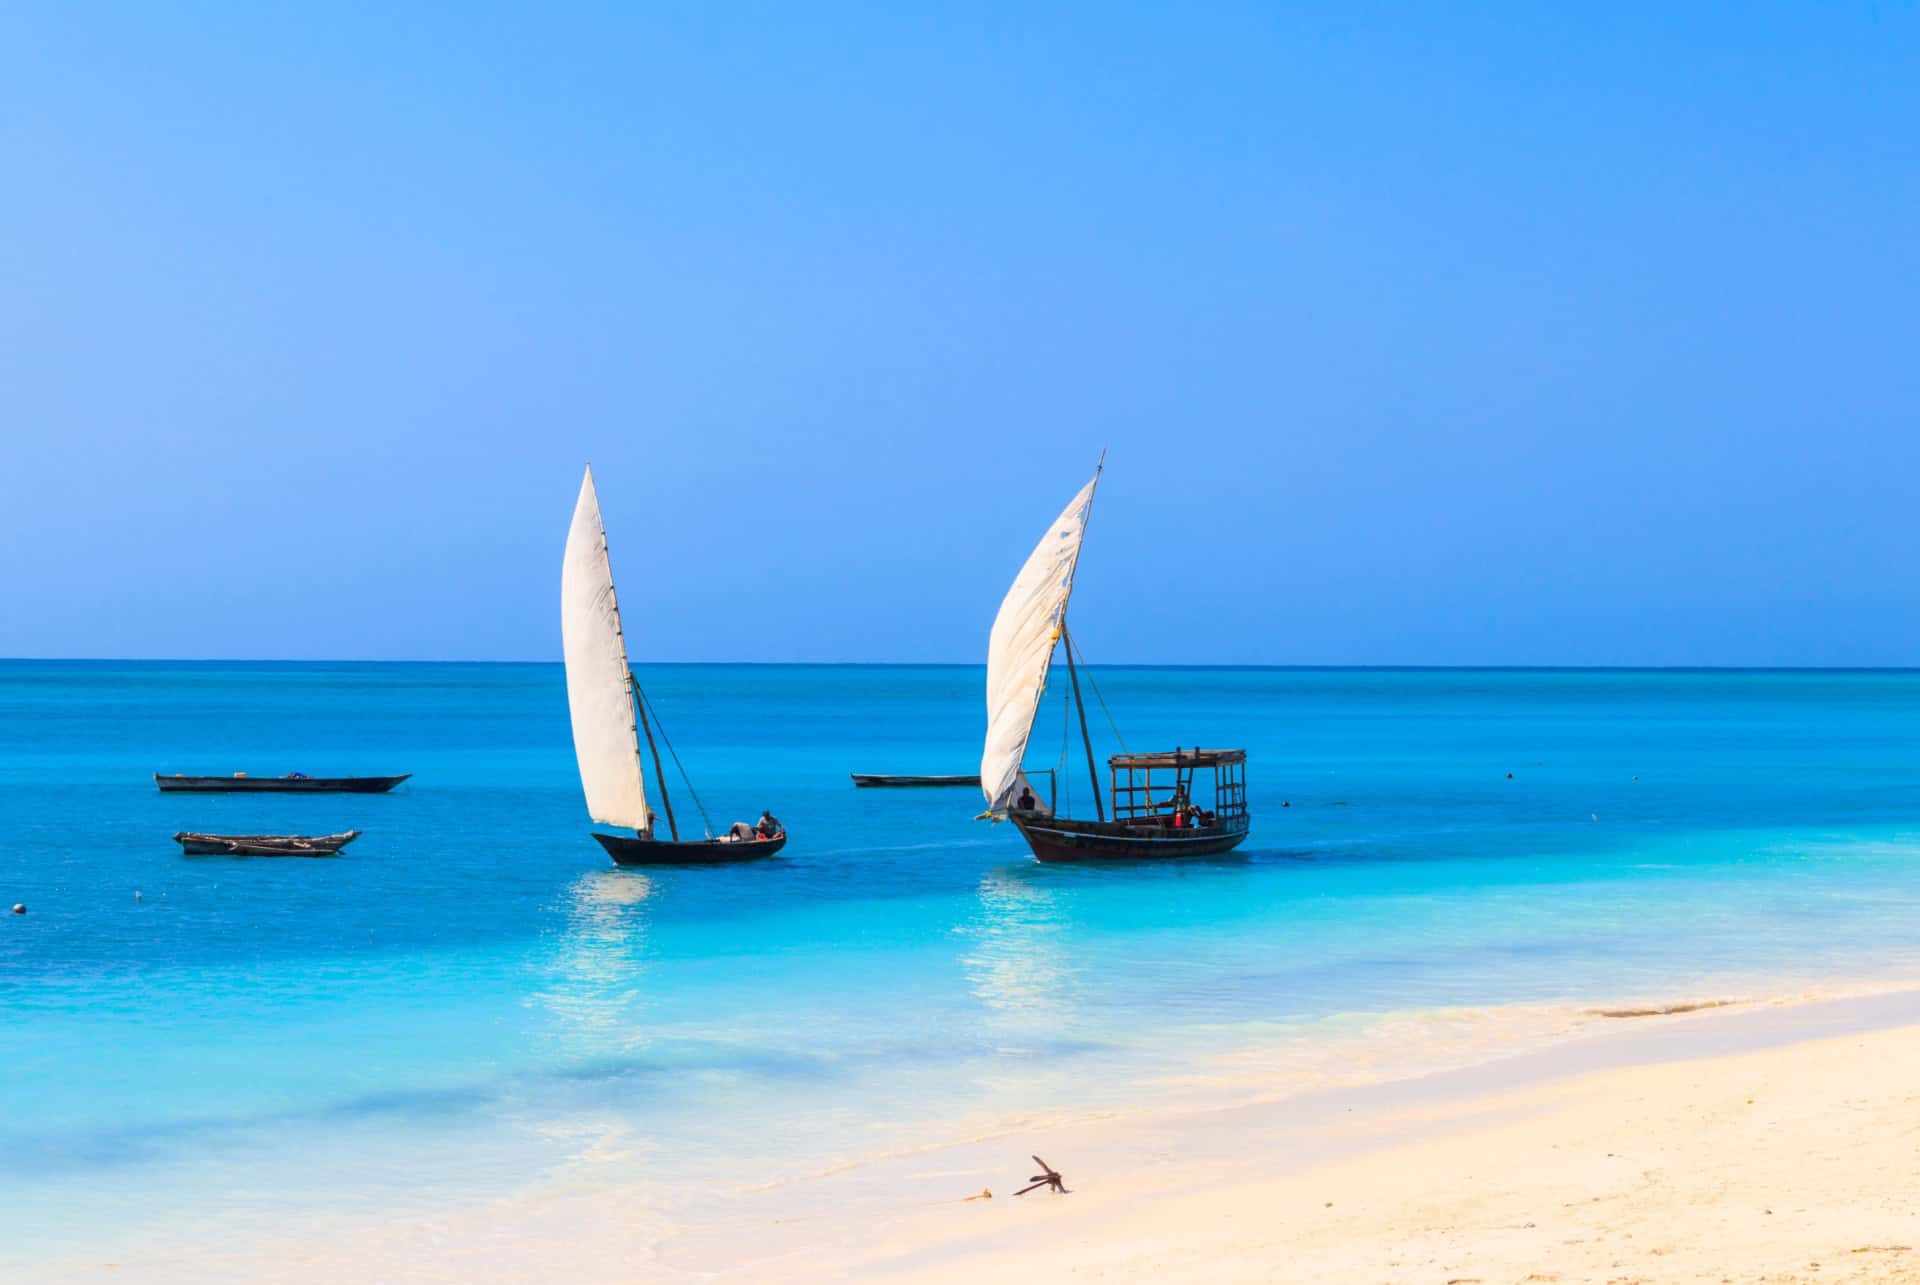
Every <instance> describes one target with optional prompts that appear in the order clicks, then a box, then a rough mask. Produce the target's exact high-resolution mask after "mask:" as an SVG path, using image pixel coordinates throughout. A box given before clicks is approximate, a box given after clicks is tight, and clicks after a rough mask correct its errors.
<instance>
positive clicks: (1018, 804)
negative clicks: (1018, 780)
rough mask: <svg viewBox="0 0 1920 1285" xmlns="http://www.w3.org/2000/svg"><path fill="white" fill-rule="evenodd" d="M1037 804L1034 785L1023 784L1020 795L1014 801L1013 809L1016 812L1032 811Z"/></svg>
mask: <svg viewBox="0 0 1920 1285" xmlns="http://www.w3.org/2000/svg"><path fill="white" fill-rule="evenodd" d="M1036 806H1038V805H1037V804H1036V803H1035V802H1034V800H1033V787H1032V786H1031V785H1023V786H1021V787H1020V797H1019V798H1017V799H1015V800H1014V801H1013V810H1014V811H1016V812H1031V811H1033V810H1034V808H1035V807H1036Z"/></svg>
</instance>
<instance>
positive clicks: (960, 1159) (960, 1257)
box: [27, 979, 1920, 1285]
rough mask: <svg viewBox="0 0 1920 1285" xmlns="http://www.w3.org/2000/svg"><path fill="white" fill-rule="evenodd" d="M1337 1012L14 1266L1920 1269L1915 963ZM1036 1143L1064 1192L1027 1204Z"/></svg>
mask: <svg viewBox="0 0 1920 1285" xmlns="http://www.w3.org/2000/svg"><path fill="white" fill-rule="evenodd" d="M1608 1013H1614V1014H1622V1013H1632V1014H1636V1015H1634V1016H1606V1015H1604V1014H1608ZM1346 1025H1347V1027H1348V1028H1349V1029H1345V1030H1343V1029H1342V1024H1341V1023H1339V1022H1335V1023H1332V1024H1331V1025H1329V1026H1327V1027H1325V1028H1323V1029H1321V1030H1320V1031H1319V1032H1318V1038H1314V1039H1306V1040H1304V1041H1303V1040H1299V1039H1284V1038H1282V1039H1275V1040H1273V1041H1271V1042H1267V1041H1261V1042H1258V1043H1256V1044H1254V1045H1253V1046H1251V1047H1249V1048H1248V1049H1246V1050H1245V1051H1243V1052H1240V1053H1235V1054H1232V1055H1228V1056H1224V1057H1214V1058H1208V1059H1205V1060H1202V1061H1200V1062H1198V1063H1197V1064H1196V1065H1195V1066H1194V1067H1193V1068H1192V1070H1191V1071H1190V1072H1187V1073H1183V1074H1181V1075H1178V1076H1174V1077H1168V1078H1165V1079H1163V1080H1161V1081H1156V1082H1155V1083H1153V1084H1150V1085H1142V1086H1140V1088H1141V1093H1140V1103H1141V1104H1140V1105H1138V1106H1137V1107H1127V1108H1123V1109H1119V1110H1102V1111H1089V1112H1082V1113H1073V1112H1050V1113H1045V1114H1034V1115H1030V1116H1018V1115H1001V1116H992V1117H985V1116H983V1117H973V1118H968V1119H964V1120H962V1119H951V1118H949V1119H944V1120H941V1119H938V1118H937V1117H936V1118H934V1119H930V1120H929V1121H928V1122H926V1124H925V1126H924V1127H920V1128H912V1129H909V1128H905V1127H903V1126H890V1127H888V1128H887V1129H885V1130H884V1131H877V1133H878V1134H879V1136H884V1138H885V1139H886V1143H885V1145H883V1146H881V1147H879V1148H876V1149H872V1150H868V1151H866V1152H865V1153H864V1154H862V1153H858V1152H855V1153H854V1154H849V1155H845V1156H839V1157H819V1158H817V1162H816V1163H812V1164H805V1165H798V1166H791V1167H788V1166H782V1167H781V1170H780V1171H779V1172H777V1173H774V1174H770V1175H769V1176H767V1177H765V1178H756V1177H754V1176H752V1175H751V1174H750V1173H748V1172H746V1171H744V1170H743V1175H742V1181H740V1182H738V1183H736V1184H733V1185H731V1186H728V1187H726V1188H724V1189H707V1190H701V1191H692V1192H689V1191H684V1190H676V1189H674V1188H673V1187H672V1186H671V1185H670V1184H669V1183H667V1182H658V1183H656V1182H648V1183H646V1184H644V1185H640V1186H636V1185H634V1184H631V1183H628V1182H623V1181H615V1182H611V1183H609V1182H606V1181H604V1178H606V1177H609V1176H611V1175H610V1174H608V1173H607V1171H606V1170H604V1169H601V1168H599V1167H597V1166H595V1165H593V1164H591V1163H582V1164H580V1165H576V1166H571V1167H569V1168H568V1169H566V1170H563V1171H561V1172H557V1173H555V1174H553V1175H552V1176H551V1178H550V1179H549V1180H548V1181H546V1182H543V1183H542V1184H540V1185H539V1186H537V1187H534V1188H529V1189H526V1190H522V1191H519V1192H516V1193H514V1194H512V1195H509V1196H505V1197H502V1198H499V1199H497V1200H491V1201H486V1202H482V1203H468V1204H462V1205H459V1206H456V1207H450V1208H448V1209H446V1210H445V1211H443V1212H441V1213H438V1214H435V1215H433V1216H428V1217H421V1216H410V1217H406V1218H398V1219H393V1220H385V1221H383V1220H377V1219H376V1220H368V1219H365V1218H360V1217H355V1218H352V1219H344V1218H340V1219H336V1218H309V1217H303V1216H302V1215H301V1214H300V1213H299V1212H298V1211H292V1210H290V1211H289V1213H288V1217H287V1219H286V1221H285V1224H284V1228H283V1232H284V1234H271V1235H268V1236H265V1237H262V1238H259V1239H255V1238H253V1237H248V1238H247V1239H246V1240H244V1241H242V1242H238V1243H236V1242H234V1241H232V1240H230V1239H223V1238H220V1237H218V1236H217V1235H214V1234H211V1233H212V1228H211V1227H209V1228H208V1229H206V1231H205V1232H196V1231H195V1230H194V1229H191V1228H179V1229H176V1234H173V1235H169V1236H167V1237H166V1238H165V1241H164V1243H157V1242H156V1243H145V1244H141V1245H137V1246H115V1247H114V1249H113V1251H112V1253H111V1256H110V1257H109V1256H108V1255H106V1254H103V1255H101V1256H100V1257H97V1258H66V1259H62V1260H60V1261H57V1262H41V1263H39V1264H36V1265H34V1266H33V1267H32V1269H31V1272H30V1274H29V1276H28V1277H27V1279H43V1280H48V1281H70V1280H108V1279H116V1280H140V1281H161V1282H165V1281H175V1280H179V1281H187V1280H192V1281H226V1280H233V1281H299V1282H306V1281H329V1282H331V1281H339V1280H342V1279H361V1280H370V1281H419V1282H454V1281H459V1282H469V1281H472V1282H495V1281H499V1282H507V1281H515V1282H518V1281H538V1280H554V1281H567V1282H569V1283H570V1285H584V1283H589V1282H600V1281H608V1282H611V1281H662V1282H681V1281H685V1282H695V1281H728V1282H731V1281H741V1282H747V1281H753V1282H760V1281H789V1280H790V1281H806V1280H866V1279H872V1280H926V1281H943V1282H944V1281H962V1280H966V1281H974V1280H984V1279H990V1278H993V1277H995V1276H998V1275H1001V1274H1017V1275H1028V1274H1031V1273H1035V1272H1038V1273H1040V1274H1042V1275H1044V1276H1047V1277H1055V1278H1062V1279H1066V1280H1099V1281H1116V1282H1126V1281H1134V1280H1142V1281H1144V1280H1175V1279H1191V1280H1201V1279H1205V1280H1215V1281H1239V1280H1247V1281H1255V1280H1259V1281H1289V1282H1291V1281H1326V1282H1349V1281H1355V1282H1365V1281H1396V1282H1397V1281H1407V1282H1415V1281H1421V1282H1425V1281H1432V1282H1435V1285H1442V1283H1444V1282H1455V1283H1456V1285H1465V1283H1467V1282H1476V1281H1477V1282H1483V1283H1490V1282H1494V1281H1521V1280H1537V1281H1555V1280H1557V1281H1569V1282H1571V1281H1587V1280H1593V1281H1621V1282H1625V1281H1692V1280H1711V1281H1721V1280H1732V1281H1746V1280H1766V1281H1802V1280H1805V1281H1813V1280H1820V1281H1834V1280H1841V1281H1909V1280H1911V1281H1920V1250H1916V1249H1914V1248H1912V1247H1913V1246H1916V1245H1920V1197H1916V1196H1915V1195H1913V1194H1909V1193H1910V1192H1920V1182H1915V1181H1914V1179H1915V1177H1916V1176H1920V982H1916V981H1914V980H1912V979H1876V980H1867V981H1857V982H1845V983H1833V984H1821V985H1817V986H1809V985H1804V984H1796V985H1794V986H1791V987H1786V986H1780V987H1776V988H1775V989H1774V990H1773V992H1772V993H1771V994H1768V993H1767V992H1766V991H1764V990H1761V989H1755V988H1753V987H1752V986H1749V987H1747V988H1735V987H1730V986H1714V987H1711V988H1699V989H1696V990H1694V991H1691V992H1690V993H1688V994H1686V995H1681V996H1674V997H1668V998H1664V999H1647V998H1627V999H1622V1000H1618V1001H1609V1002H1607V1003H1582V1004H1537V1005H1511V1006H1503V1007H1494V1008H1488V1009H1476V1010H1440V1011H1435V1012H1428V1013H1418V1014H1402V1015H1386V1016H1371V1017H1369V1016H1364V1015H1357V1016H1356V1017H1355V1018H1354V1019H1352V1020H1351V1022H1350V1023H1347V1024H1346ZM1279 1033H1280V1032H1278V1031H1276V1032H1274V1034H1276V1035H1278V1034H1279ZM875 1140H876V1141H877V1140H878V1137H876V1139H875ZM902 1144H905V1145H902ZM1035 1153H1037V1154H1038V1155H1040V1156H1043V1157H1045V1158H1046V1159H1047V1160H1048V1161H1049V1162H1050V1163H1051V1164H1053V1165H1054V1166H1055V1167H1057V1168H1059V1169H1060V1170H1062V1171H1063V1172H1064V1173H1065V1174H1066V1177H1067V1182H1068V1185H1069V1187H1070V1188H1071V1194H1070V1195H1067V1196H1054V1195H1050V1194H1048V1193H1046V1192H1044V1191H1042V1192H1036V1193H1034V1194H1031V1195H1028V1196H1024V1197H1020V1198H1018V1199H1015V1198H1014V1197H1013V1194H1012V1193H1013V1192H1014V1191H1015V1190H1016V1189H1017V1188H1018V1187H1019V1186H1022V1185H1024V1184H1025V1182H1026V1180H1027V1178H1028V1176H1029V1175H1030V1174H1031V1173H1033V1172H1035V1170H1034V1166H1033V1164H1032V1162H1031V1160H1030V1159H1029V1156H1030V1155H1031V1154H1035ZM983 1190H990V1191H991V1192H992V1197H991V1198H979V1197H980V1193H981V1192H982V1191H983ZM970 1197H972V1199H970ZM1815 1263H1817V1264H1818V1266H1817V1267H1816V1266H1813V1265H1812V1264H1815Z"/></svg>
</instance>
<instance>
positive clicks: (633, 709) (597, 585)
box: [560, 468, 787, 866]
mask: <svg viewBox="0 0 1920 1285" xmlns="http://www.w3.org/2000/svg"><path fill="white" fill-rule="evenodd" d="M560 635H561V639H562V642H563V646H564V650H565V656H566V667H567V706H568V709H569V711H570V712H571V714H572V718H573V749H574V754H575V756H576V757H577V758H578V759H579V762H580V787H581V789H582V790H584V791H585V793H586V796H587V812H588V813H589V814H590V815H591V816H592V817H593V819H594V820H595V821H598V822H600V823H602V824H603V825H610V826H620V827H624V828H626V829H630V830H632V831H633V832H634V834H633V837H631V838H629V837H628V836H626V835H620V834H600V833H597V832H596V833H595V834H594V836H593V837H594V838H595V839H596V840H598V841H599V843H600V846H601V847H603V848H605V849H606V850H607V854H608V855H609V856H611V857H612V858H613V859H614V861H616V862H618V863H619V864H620V865H623V866H636V865H685V864H707V863H711V862H720V861H747V860H752V859H753V858H756V857H770V856H772V855H773V854H774V853H776V852H778V851H780V849H781V848H783V847H785V846H786V843H787V832H786V829H785V828H784V827H782V826H781V825H780V824H779V823H778V822H777V821H774V820H773V819H772V817H771V815H770V814H763V816H762V818H761V822H760V823H759V824H758V825H748V824H747V823H746V822H744V821H742V822H736V823H734V825H733V826H732V827H730V828H729V830H728V831H727V833H725V834H722V835H715V834H714V833H713V829H712V825H711V824H710V823H709V822H708V821H707V814H706V808H705V807H704V806H702V805H701V803H700V797H699V795H697V794H695V793H694V792H693V783H692V781H691V780H689V779H687V777H686V773H685V770H684V769H682V770H681V778H682V780H683V782H684V783H685V785H686V789H687V796H688V797H689V798H690V799H692V800H693V803H694V806H695V808H696V809H697V810H698V811H699V813H700V819H701V824H702V829H703V831H704V834H705V837H704V838H700V839H691V838H689V839H682V838H681V837H680V826H679V823H678V821H677V820H676V819H675V817H674V813H673V801H672V799H671V798H670V797H669V796H668V793H667V782H666V777H665V774H664V773H663V772H662V771H661V767H660V741H662V740H665V737H666V733H665V730H664V729H660V728H659V712H658V711H657V710H654V709H653V706H652V704H651V703H650V702H649V701H648V700H647V694H646V692H645V691H644V690H643V689H642V688H641V686H640V683H639V681H638V680H637V679H635V677H634V675H633V670H632V668H631V667H630V666H629V665H628V663H627V640H626V634H625V633H624V632H623V630H622V629H621V624H620V602H619V599H618V598H617V597H616V595H615V594H614V591H613V566H612V562H611V560H610V559H609V558H608V555H607V531H606V525H605V523H604V522H603V521H602V520H601V517H600V497H599V494H598V493H597V492H596V491H595V490H594V486H593V469H592V468H588V469H587V473H586V477H585V478H584V479H582V481H581V483H580V499H579V502H578V503H576V504H575V505H574V510H573V526H572V528H571V529H570V530H569V531H568V532H567V552H566V558H565V560H564V562H563V563H562V564H561V569H560ZM656 730H658V733H659V734H658V736H656ZM643 737H644V739H645V741H646V750H647V757H648V758H650V759H651V760H652V762H653V781H654V785H655V787H656V788H657V789H658V790H659V793H660V803H661V807H662V810H663V811H664V812H665V814H666V823H667V833H668V836H669V837H666V838H662V837H660V836H659V835H658V834H657V833H656V831H655V823H656V821H657V820H658V817H656V815H655V813H654V811H653V808H652V807H651V806H650V805H649V802H648V798H647V772H646V764H645V760H643V759H642V757H641V747H640V743H641V740H642V738H643ZM667 752H668V753H669V754H670V755H672V757H673V760H674V765H675V766H676V767H678V766H679V763H680V759H679V755H677V754H674V753H673V744H672V742H670V741H669V742H667Z"/></svg>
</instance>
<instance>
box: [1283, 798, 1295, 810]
mask: <svg viewBox="0 0 1920 1285" xmlns="http://www.w3.org/2000/svg"><path fill="white" fill-rule="evenodd" d="M1280 806H1281V807H1283V808H1290V807H1292V806H1293V801H1292V800H1291V799H1282V800H1281V801H1280Z"/></svg>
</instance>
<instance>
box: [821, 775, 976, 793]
mask: <svg viewBox="0 0 1920 1285" xmlns="http://www.w3.org/2000/svg"><path fill="white" fill-rule="evenodd" d="M848 775H849V776H851V777H852V778H853V783H854V784H855V785H856V786H858V787H860V788H861V789H863V790H875V789H894V790H902V789H921V788H938V787H944V786H949V785H978V784H980V776H979V774H978V773H974V774H973V775H971V776H883V775H880V774H877V773H872V772H849V773H848Z"/></svg>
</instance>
